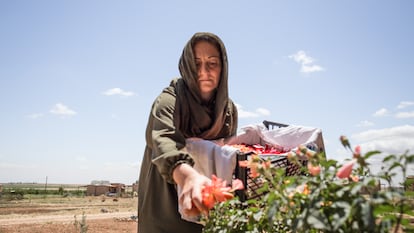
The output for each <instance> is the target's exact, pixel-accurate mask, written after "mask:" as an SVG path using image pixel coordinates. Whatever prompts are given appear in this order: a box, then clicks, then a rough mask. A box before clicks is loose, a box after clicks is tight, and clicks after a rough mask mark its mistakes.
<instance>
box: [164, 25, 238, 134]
mask: <svg viewBox="0 0 414 233" xmlns="http://www.w3.org/2000/svg"><path fill="white" fill-rule="evenodd" d="M199 41H207V42H209V43H211V44H213V45H214V46H216V47H217V48H218V50H219V52H220V57H221V64H222V67H221V77H220V82H219V85H218V87H217V89H216V92H215V94H214V95H213V97H212V99H211V101H210V102H209V103H204V102H203V101H202V98H201V95H200V89H199V86H198V84H197V79H198V77H197V68H196V63H195V58H194V50H193V48H194V45H195V44H196V43H197V42H199ZM179 70H180V74H181V77H182V78H179V79H176V80H174V81H173V82H172V83H171V85H172V86H175V90H176V98H177V105H176V116H178V117H175V119H176V121H175V123H176V125H177V128H179V129H180V131H181V132H182V133H183V134H184V136H185V137H200V138H203V139H208V140H212V139H217V138H222V137H229V136H231V135H234V134H235V133H236V130H237V109H236V107H235V105H234V104H233V102H232V101H231V100H230V99H229V95H228V84H227V83H228V82H227V80H228V62H227V53H226V49H225V47H224V44H223V42H222V41H221V39H220V38H219V37H218V36H216V35H214V34H212V33H206V32H201V33H196V34H194V36H193V37H192V38H191V39H190V40H189V41H188V43H187V44H186V46H185V47H184V50H183V53H182V55H181V58H180V62H179ZM177 114H178V115H177Z"/></svg>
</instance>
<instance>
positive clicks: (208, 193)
mask: <svg viewBox="0 0 414 233" xmlns="http://www.w3.org/2000/svg"><path fill="white" fill-rule="evenodd" d="M243 188H244V186H243V183H242V181H241V180H234V181H233V184H232V187H229V186H227V185H226V181H225V180H223V179H220V178H218V177H217V176H215V175H212V176H211V185H208V186H205V187H204V188H203V190H202V191H201V194H202V197H203V204H204V205H205V206H206V207H207V208H208V209H212V208H213V207H214V205H215V204H216V203H218V202H224V201H227V200H229V199H232V198H233V197H234V195H233V193H232V192H234V191H235V190H239V189H243Z"/></svg>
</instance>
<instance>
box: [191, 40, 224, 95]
mask: <svg viewBox="0 0 414 233" xmlns="http://www.w3.org/2000/svg"><path fill="white" fill-rule="evenodd" d="M194 55H195V62H196V66H197V76H198V79H197V83H198V87H199V88H200V92H201V98H202V99H203V100H204V101H209V100H210V98H211V97H212V96H213V93H214V91H215V89H216V88H217V86H218V84H219V82H220V77H221V58H220V52H219V51H218V49H217V48H216V47H215V46H214V45H213V44H211V43H209V42H206V41H199V42H197V44H195V46H194Z"/></svg>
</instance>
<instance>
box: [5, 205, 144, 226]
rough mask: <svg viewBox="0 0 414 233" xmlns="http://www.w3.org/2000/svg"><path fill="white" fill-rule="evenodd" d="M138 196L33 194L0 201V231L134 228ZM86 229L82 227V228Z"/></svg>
mask: <svg viewBox="0 0 414 233" xmlns="http://www.w3.org/2000/svg"><path fill="white" fill-rule="evenodd" d="M136 210H137V198H108V197H76V198H62V197H56V198H40V199H39V198H36V199H31V198H30V199H26V198H25V199H23V200H19V201H1V202H0V233H9V232H21V233H29V232H30V233H51V232H54V233H55V232H59V233H72V232H73V233H75V232H82V231H81V227H82V225H84V226H85V227H87V231H86V232H88V233H98V232H99V233H103V232H108V233H111V232H114V233H115V232H117V233H118V232H120V233H122V232H125V233H136V232H137V218H136V217H137V211H136ZM83 232H85V231H83Z"/></svg>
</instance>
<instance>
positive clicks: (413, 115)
mask: <svg viewBox="0 0 414 233" xmlns="http://www.w3.org/2000/svg"><path fill="white" fill-rule="evenodd" d="M395 117H396V118H400V119H402V118H414V111H412V112H398V113H397V114H395Z"/></svg>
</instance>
